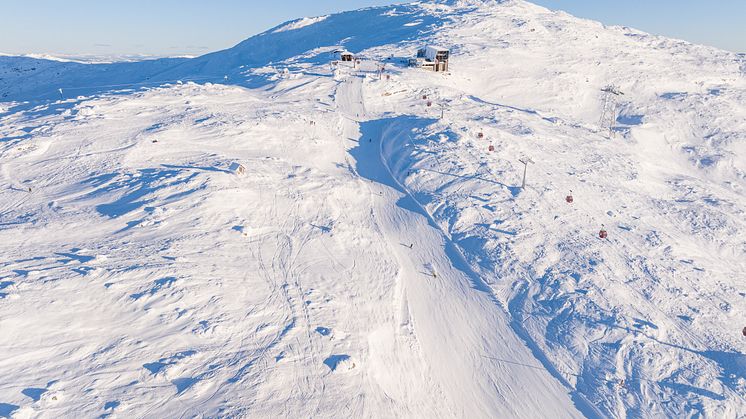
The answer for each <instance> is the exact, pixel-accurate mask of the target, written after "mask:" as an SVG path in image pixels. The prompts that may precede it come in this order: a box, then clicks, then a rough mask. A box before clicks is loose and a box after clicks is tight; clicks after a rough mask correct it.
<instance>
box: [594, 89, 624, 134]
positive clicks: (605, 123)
mask: <svg viewBox="0 0 746 419" xmlns="http://www.w3.org/2000/svg"><path fill="white" fill-rule="evenodd" d="M601 91H602V92H603V96H602V98H601V101H602V102H603V105H602V106H603V108H602V109H601V119H600V120H599V122H598V125H599V126H600V127H601V130H607V129H608V130H609V138H611V137H612V135H613V134H614V124H615V123H616V118H617V110H618V106H619V103H618V98H619V97H620V96H624V93H622V91H621V90H619V89H618V88H617V87H616V86H614V85H608V86H606V87H604V88H603V89H601Z"/></svg>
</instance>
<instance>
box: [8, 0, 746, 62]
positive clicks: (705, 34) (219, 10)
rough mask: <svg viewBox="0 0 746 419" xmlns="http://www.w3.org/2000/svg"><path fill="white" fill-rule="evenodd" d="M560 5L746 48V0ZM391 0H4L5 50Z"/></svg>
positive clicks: (155, 50)
mask: <svg viewBox="0 0 746 419" xmlns="http://www.w3.org/2000/svg"><path fill="white" fill-rule="evenodd" d="M534 2H535V3H538V4H541V5H543V6H547V7H550V8H554V9H562V10H566V11H568V12H570V13H572V14H574V15H577V16H581V17H586V18H591V19H594V20H600V21H602V22H604V23H608V24H620V25H626V26H632V27H635V28H638V29H642V30H645V31H648V32H652V33H656V34H662V35H667V36H672V37H676V38H682V39H686V40H690V41H692V42H697V43H703V44H708V45H715V46H718V47H721V48H724V49H729V50H732V51H737V52H746V24H744V22H743V18H744V17H746V0H624V1H620V0H534ZM391 3H394V1H391V0H273V1H264V0H261V1H257V0H254V1H245V0H244V1H241V0H212V1H209V2H208V1H205V0H121V1H120V0H105V1H101V0H65V1H60V0H2V1H0V52H3V53H10V54H23V53H57V54H96V55H105V54H150V55H177V54H193V55H198V54H204V53H207V52H210V51H214V50H218V49H223V48H228V47H230V46H232V45H234V44H236V43H238V42H240V41H241V40H243V39H245V38H247V37H249V36H251V35H253V34H256V33H258V32H261V31H263V30H265V29H268V28H270V27H272V26H275V25H276V24H279V23H281V22H283V21H286V20H289V19H292V18H295V17H301V16H314V15H321V14H327V13H331V12H334V11H340V10H350V9H356V8H359V7H365V6H375V5H383V4H391Z"/></svg>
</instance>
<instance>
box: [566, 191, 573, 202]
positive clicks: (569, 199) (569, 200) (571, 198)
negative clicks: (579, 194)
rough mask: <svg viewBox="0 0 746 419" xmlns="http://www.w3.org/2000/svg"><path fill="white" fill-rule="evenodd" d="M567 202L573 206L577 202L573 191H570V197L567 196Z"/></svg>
mask: <svg viewBox="0 0 746 419" xmlns="http://www.w3.org/2000/svg"><path fill="white" fill-rule="evenodd" d="M565 201H567V203H568V204H572V203H573V202H574V201H575V200H574V199H573V197H572V191H570V195H567V197H566V198H565Z"/></svg>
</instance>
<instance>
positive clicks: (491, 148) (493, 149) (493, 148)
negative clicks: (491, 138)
mask: <svg viewBox="0 0 746 419" xmlns="http://www.w3.org/2000/svg"><path fill="white" fill-rule="evenodd" d="M489 150H490V152H493V151H495V146H494V145H492V144H490V148H489Z"/></svg>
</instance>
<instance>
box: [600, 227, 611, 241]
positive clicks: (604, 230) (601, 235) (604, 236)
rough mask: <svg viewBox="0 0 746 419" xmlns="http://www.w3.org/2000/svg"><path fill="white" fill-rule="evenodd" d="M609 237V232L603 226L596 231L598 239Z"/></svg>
mask: <svg viewBox="0 0 746 419" xmlns="http://www.w3.org/2000/svg"><path fill="white" fill-rule="evenodd" d="M607 237H609V233H608V232H607V231H606V228H605V226H603V225H602V226H601V231H599V232H598V238H599V239H605V238H607Z"/></svg>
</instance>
